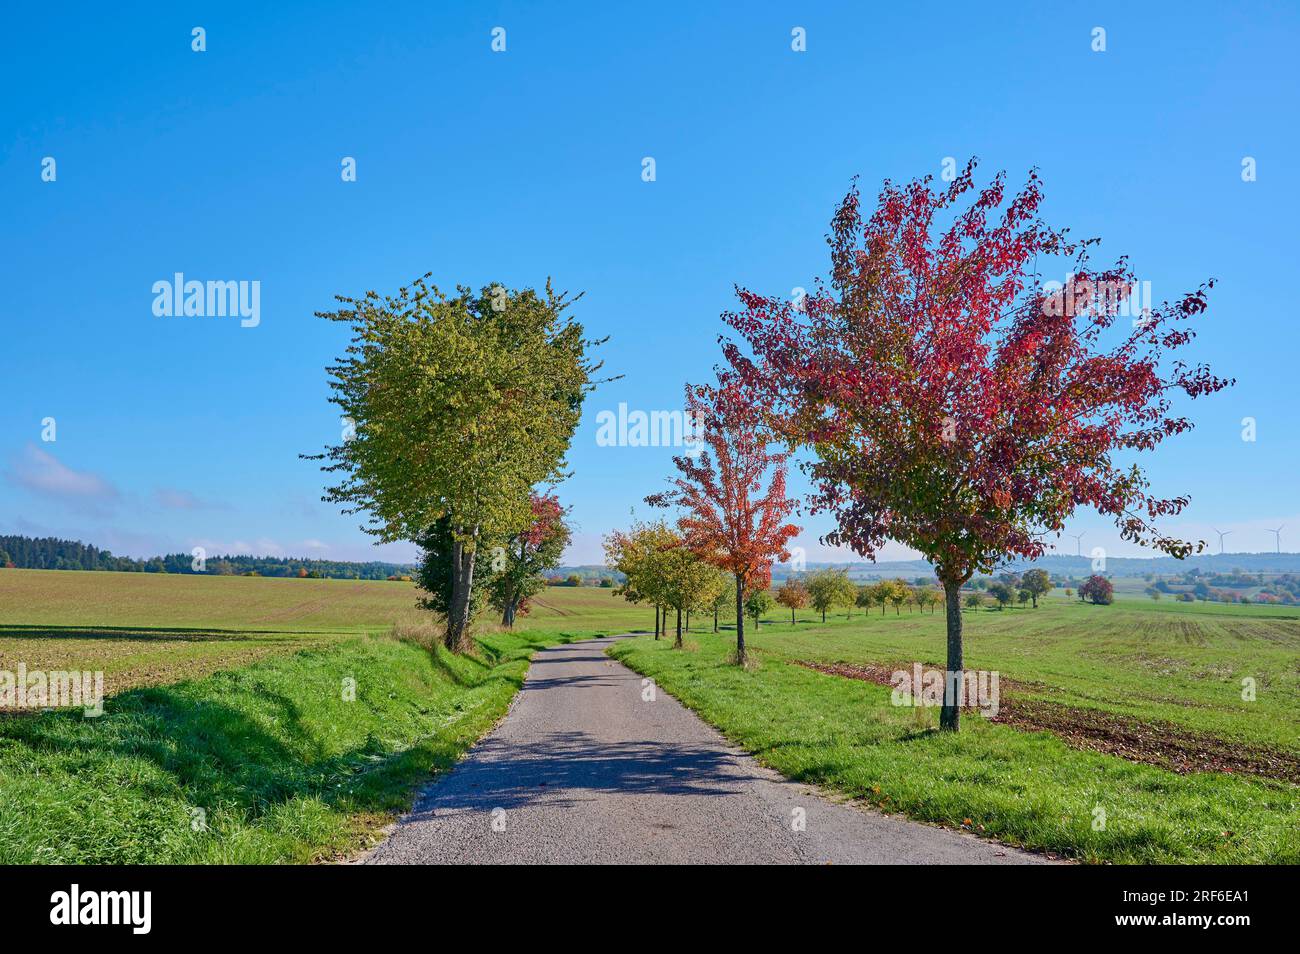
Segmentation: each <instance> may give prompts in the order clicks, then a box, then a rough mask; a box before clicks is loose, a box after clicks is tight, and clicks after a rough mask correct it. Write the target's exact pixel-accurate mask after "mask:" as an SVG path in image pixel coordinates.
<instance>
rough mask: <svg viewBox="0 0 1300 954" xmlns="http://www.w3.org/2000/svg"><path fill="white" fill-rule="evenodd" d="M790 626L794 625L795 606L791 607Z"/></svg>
mask: <svg viewBox="0 0 1300 954" xmlns="http://www.w3.org/2000/svg"><path fill="white" fill-rule="evenodd" d="M790 625H791V626H793V625H794V607H793V606H791V607H790Z"/></svg>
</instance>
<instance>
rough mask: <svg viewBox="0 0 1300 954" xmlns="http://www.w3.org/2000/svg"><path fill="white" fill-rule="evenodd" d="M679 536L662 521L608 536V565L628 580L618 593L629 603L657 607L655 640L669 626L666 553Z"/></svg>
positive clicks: (606, 540)
mask: <svg viewBox="0 0 1300 954" xmlns="http://www.w3.org/2000/svg"><path fill="white" fill-rule="evenodd" d="M679 541H680V537H678V535H677V534H676V533H674V532H673V531H672V530H670V529H669V528H668V526H667V525H666V524H664V522H663V521H662V520H659V521H655V522H654V523H640V522H638V523H635V524H633V525H632V527H631V529H630V530H627V531H623V530H616V531H614V532H613V533H611V534H609V535H608V536H606V537H605V541H604V543H605V565H606V566H608V567H610V568H611V569H613V570H617V571H618V572H619V573H622V574H623V577H624V579H626V580H627V582H626V583H624V584H623V585H622V586H621V587H619V588H618V590H617V592H618V593H619V594H620V595H621V596H622V597H623V598H624V599H625V600H627V601H628V602H629V603H641V602H646V603H649V604H650V605H651V606H653V607H654V610H655V639H658V638H659V634H660V632H661V631H663V630H664V629H666V625H665V623H666V619H664V618H663V612H662V611H663V608H664V607H665V606H666V605H667V600H666V593H667V587H666V573H665V570H666V555H667V553H668V551H669V550H671V549H672V548H673V547H675V546H676V545H677V544H678V542H679Z"/></svg>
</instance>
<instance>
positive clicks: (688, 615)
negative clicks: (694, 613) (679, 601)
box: [686, 610, 691, 633]
mask: <svg viewBox="0 0 1300 954" xmlns="http://www.w3.org/2000/svg"><path fill="white" fill-rule="evenodd" d="M690 631H691V611H690V610H687V611H686V632H688V633H689V632H690Z"/></svg>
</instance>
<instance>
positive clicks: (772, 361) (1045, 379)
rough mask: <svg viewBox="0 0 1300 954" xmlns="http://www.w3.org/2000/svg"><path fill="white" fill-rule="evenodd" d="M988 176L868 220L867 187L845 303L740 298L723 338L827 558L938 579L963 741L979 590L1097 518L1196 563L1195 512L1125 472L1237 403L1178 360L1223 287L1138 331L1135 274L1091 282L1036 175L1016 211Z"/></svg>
mask: <svg viewBox="0 0 1300 954" xmlns="http://www.w3.org/2000/svg"><path fill="white" fill-rule="evenodd" d="M973 169H974V163H973V162H972V163H971V164H969V165H968V166H967V167H966V169H965V170H964V171H963V172H962V174H961V175H960V176H959V177H958V178H957V179H956V180H955V181H953V182H952V183H951V184H949V185H948V186H946V187H945V188H941V189H939V190H935V189H932V188H931V180H930V178H928V177H927V178H925V179H922V180H918V181H914V182H912V183H910V184H908V185H905V186H897V185H894V184H892V183H889V182H886V183H885V185H884V187H883V189H882V190H881V192H880V195H879V198H878V200H877V204H876V208H875V210H874V211H872V212H870V213H869V215H868V216H867V217H865V218H864V216H863V213H862V211H861V210H860V207H859V193H858V190H857V188H856V185H855V186H854V187H853V189H852V190H851V191H850V192H849V194H848V195H847V196H846V197H845V199H844V201H843V203H842V204H841V205H840V207H839V210H838V211H837V213H836V215H835V217H834V220H833V221H832V225H831V234H830V235H829V236H828V242H829V244H830V248H831V276H830V282H829V286H827V285H826V284H823V283H821V282H818V283H817V284H816V285H815V288H814V291H813V293H811V294H809V295H808V296H807V297H806V298H804V299H803V300H802V301H800V302H790V301H787V300H785V299H778V298H767V297H764V296H762V295H757V294H754V293H752V292H749V291H745V290H739V291H738V294H739V297H740V301H741V305H742V309H741V310H740V311H738V312H735V313H730V314H727V315H725V316H724V319H725V320H726V321H727V322H728V324H730V325H731V327H732V328H734V329H735V331H736V332H737V333H738V334H739V335H740V337H741V338H742V339H743V340H744V343H746V344H747V345H748V349H747V351H746V350H744V349H742V347H741V346H740V344H739V343H737V342H734V341H724V343H723V347H724V351H725V353H726V356H727V359H728V361H729V363H730V365H731V371H730V373H731V374H733V375H735V376H736V377H737V379H738V380H739V381H741V382H742V383H743V384H745V385H746V386H747V387H749V388H751V389H753V391H754V392H755V393H756V394H758V395H760V396H761V400H762V403H763V405H764V406H765V407H766V409H767V410H768V412H769V417H768V423H769V424H770V426H772V427H773V428H774V429H775V430H776V431H777V432H778V433H779V434H781V435H782V437H783V438H784V439H785V440H787V441H788V442H790V443H791V444H794V445H802V446H805V447H808V448H810V449H812V450H813V451H815V453H816V459H815V460H813V461H812V462H811V463H810V464H809V465H808V470H809V473H810V476H811V477H812V478H813V479H814V481H815V483H816V486H817V492H816V494H815V496H814V498H813V507H814V511H828V512H831V513H833V514H834V515H835V517H836V518H837V523H838V527H837V529H836V530H834V531H833V532H831V533H829V534H828V535H827V536H826V542H828V543H831V544H843V545H847V546H850V547H852V548H853V549H854V550H855V551H856V552H857V553H859V554H861V555H863V556H866V557H868V558H873V557H874V554H875V552H876V551H877V549H878V548H879V547H880V546H881V545H882V544H883V543H884V542H885V541H886V540H887V539H893V540H897V541H899V542H901V543H903V544H906V545H907V546H910V547H912V548H914V549H916V550H918V551H920V552H921V553H922V554H923V555H924V556H925V557H926V558H927V559H928V560H930V562H931V563H933V564H934V566H935V569H936V572H937V574H938V577H939V579H940V580H941V581H942V583H943V586H944V591H945V595H946V598H947V610H948V615H947V624H948V670H949V677H948V678H949V687H950V689H951V690H952V691H951V692H950V693H949V694H948V695H947V696H945V704H944V707H943V710H942V713H941V718H940V724H941V726H942V727H943V728H945V729H954V730H955V729H956V728H957V727H958V713H959V711H960V710H959V703H960V699H959V698H956V696H957V695H958V693H959V692H960V689H959V687H960V686H961V682H962V632H961V626H962V623H961V610H960V606H959V602H958V600H959V590H960V588H961V586H962V584H963V583H965V582H966V581H967V580H969V579H970V577H971V575H972V573H975V572H977V571H980V572H988V571H989V570H991V569H992V568H993V567H995V566H996V565H997V564H998V563H1000V562H1001V561H1002V560H1004V559H1006V558H1007V557H1009V556H1020V557H1024V558H1028V559H1032V558H1034V557H1037V556H1040V555H1041V554H1042V553H1043V552H1044V549H1045V548H1046V546H1047V541H1046V538H1047V537H1048V536H1049V535H1052V534H1059V533H1060V531H1061V530H1062V528H1063V525H1064V522H1065V520H1066V519H1067V518H1068V517H1069V516H1070V515H1071V514H1072V513H1074V511H1075V510H1076V508H1079V507H1091V508H1094V509H1095V510H1097V511H1099V512H1100V513H1103V514H1107V515H1109V516H1112V517H1113V518H1114V519H1115V521H1116V524H1117V525H1118V527H1119V529H1120V533H1121V535H1122V537H1123V538H1124V539H1126V540H1129V541H1132V542H1134V543H1137V544H1139V545H1144V546H1151V547H1154V548H1155V549H1157V550H1160V551H1163V552H1165V553H1169V554H1171V555H1174V556H1178V557H1181V556H1185V555H1186V554H1188V553H1189V552H1192V551H1193V550H1194V549H1196V550H1199V549H1200V548H1201V547H1203V546H1204V543H1201V544H1199V545H1193V544H1190V543H1185V542H1183V541H1180V540H1176V539H1173V538H1171V537H1168V536H1166V535H1164V534H1163V533H1161V532H1160V531H1158V530H1157V529H1156V528H1155V526H1154V525H1153V524H1154V522H1155V521H1156V520H1157V519H1158V518H1160V517H1164V516H1170V515H1174V514H1177V513H1179V512H1180V511H1181V510H1182V509H1183V508H1184V507H1185V506H1186V504H1187V499H1186V498H1185V497H1173V498H1160V497H1156V496H1153V495H1151V494H1149V493H1148V492H1147V487H1148V483H1147V480H1146V477H1145V476H1144V474H1143V472H1142V470H1141V468H1140V467H1138V466H1137V465H1136V464H1133V463H1131V462H1129V463H1123V462H1121V461H1118V460H1116V455H1117V454H1121V453H1122V454H1126V455H1127V454H1128V452H1136V451H1149V450H1152V449H1153V448H1155V447H1156V446H1157V445H1158V444H1160V443H1161V442H1162V441H1163V440H1164V439H1165V438H1167V437H1171V436H1173V435H1175V434H1179V433H1182V432H1183V431H1186V430H1189V429H1190V428H1191V427H1192V424H1191V422H1190V421H1189V420H1188V419H1187V418H1186V417H1183V416H1181V415H1180V414H1179V413H1177V412H1176V411H1175V409H1174V406H1173V401H1174V398H1175V397H1178V396H1180V395H1183V396H1186V397H1189V398H1196V397H1200V396H1201V395H1204V394H1208V393H1211V392H1214V391H1218V390H1219V389H1221V388H1223V387H1226V386H1227V385H1228V384H1230V383H1232V382H1230V381H1225V380H1222V379H1220V378H1216V377H1214V376H1213V375H1212V374H1211V373H1210V372H1209V370H1208V368H1206V367H1205V366H1204V365H1200V366H1196V367H1191V366H1188V365H1187V364H1185V363H1184V362H1182V361H1178V360H1175V359H1173V358H1171V357H1170V354H1171V353H1172V352H1174V351H1177V350H1178V349H1179V348H1181V347H1183V346H1184V345H1186V344H1187V343H1188V342H1190V341H1191V340H1192V338H1193V337H1194V332H1193V331H1192V329H1191V328H1190V327H1189V319H1193V318H1195V317H1197V316H1199V315H1200V314H1201V313H1202V312H1203V311H1205V308H1206V289H1207V288H1208V287H1212V285H1213V283H1212V282H1211V283H1209V284H1208V285H1204V286H1201V287H1200V288H1199V289H1197V290H1196V291H1194V292H1191V293H1190V294H1187V295H1184V296H1183V297H1182V298H1180V299H1178V300H1177V301H1175V302H1173V303H1172V304H1170V303H1169V302H1165V303H1163V304H1161V305H1160V306H1158V307H1156V308H1154V309H1152V310H1150V311H1149V313H1147V314H1144V315H1142V316H1140V317H1138V318H1137V319H1135V320H1134V321H1133V322H1132V324H1131V327H1125V325H1128V321H1127V319H1126V320H1125V321H1124V322H1123V323H1120V322H1119V317H1120V314H1119V313H1120V310H1121V309H1120V304H1121V303H1122V302H1124V301H1125V300H1126V299H1127V298H1128V296H1129V295H1130V293H1131V290H1132V288H1133V287H1134V276H1133V273H1132V271H1131V270H1130V268H1129V267H1128V264H1127V260H1126V259H1120V260H1119V261H1118V263H1117V264H1116V265H1114V266H1112V267H1109V268H1104V269H1094V268H1093V267H1092V266H1091V265H1090V263H1089V260H1088V249H1089V247H1090V246H1092V245H1093V244H1095V241H1096V240H1086V241H1078V242H1075V241H1070V240H1069V239H1068V238H1067V235H1066V232H1065V231H1062V230H1058V229H1053V228H1050V227H1049V226H1047V225H1045V224H1044V223H1043V222H1042V221H1041V220H1040V219H1039V218H1038V215H1037V213H1038V209H1039V205H1040V203H1041V201H1042V193H1041V190H1040V186H1039V181H1038V178H1037V176H1036V175H1034V174H1031V175H1030V177H1029V179H1028V182H1027V184H1026V186H1025V187H1024V189H1023V190H1021V191H1020V192H1019V193H1016V194H1014V195H1008V194H1007V193H1006V189H1005V184H1004V176H1003V175H1001V174H999V175H998V176H997V177H996V178H994V180H993V181H992V182H991V183H990V184H988V185H987V186H984V187H983V188H978V187H976V186H975V184H974V182H973V177H972V172H973ZM936 220H939V222H938V223H937V222H936ZM1040 259H1042V260H1043V261H1044V262H1053V263H1055V264H1057V265H1059V266H1060V268H1061V270H1062V271H1063V272H1064V271H1066V270H1067V269H1069V271H1070V272H1071V273H1072V276H1073V277H1072V280H1071V281H1070V282H1069V284H1068V285H1066V286H1065V287H1060V288H1056V289H1051V288H1049V287H1048V286H1046V285H1045V284H1044V283H1042V282H1041V281H1040V280H1039V276H1038V273H1037V266H1036V262H1039V260H1040Z"/></svg>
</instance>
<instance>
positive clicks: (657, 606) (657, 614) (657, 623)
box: [655, 603, 659, 639]
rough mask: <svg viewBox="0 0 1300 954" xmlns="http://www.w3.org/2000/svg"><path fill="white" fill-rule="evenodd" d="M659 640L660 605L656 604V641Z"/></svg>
mask: <svg viewBox="0 0 1300 954" xmlns="http://www.w3.org/2000/svg"><path fill="white" fill-rule="evenodd" d="M658 638H659V604H658V603H656V604H655V639H658Z"/></svg>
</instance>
